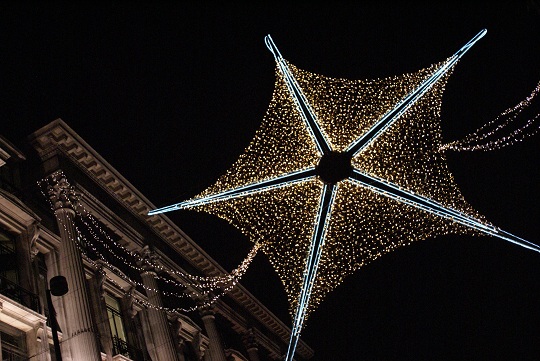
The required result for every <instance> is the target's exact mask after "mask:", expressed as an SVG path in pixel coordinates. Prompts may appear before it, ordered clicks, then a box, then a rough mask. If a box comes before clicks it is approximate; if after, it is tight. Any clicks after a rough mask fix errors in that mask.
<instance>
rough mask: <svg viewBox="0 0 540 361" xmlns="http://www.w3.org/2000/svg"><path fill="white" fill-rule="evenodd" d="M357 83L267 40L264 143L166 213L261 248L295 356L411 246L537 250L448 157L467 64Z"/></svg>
mask: <svg viewBox="0 0 540 361" xmlns="http://www.w3.org/2000/svg"><path fill="white" fill-rule="evenodd" d="M485 33H486V30H483V31H481V32H480V33H478V34H477V35H476V36H475V37H474V38H473V39H471V41H469V42H468V43H467V44H466V45H465V46H463V47H462V48H461V49H460V50H459V51H458V52H457V53H455V54H454V55H453V56H451V57H450V58H448V59H447V60H445V61H443V62H441V63H438V64H435V65H432V66H430V67H428V68H425V69H422V70H420V71H418V72H416V73H411V74H405V75H401V76H395V77H390V78H385V79H377V80H367V81H353V80H347V79H335V78H329V77H325V76H321V75H318V74H314V73H310V72H307V71H304V70H301V69H298V68H296V67H295V66H293V65H292V64H290V63H288V62H287V61H286V60H285V59H284V58H283V57H282V56H281V54H280V52H279V50H278V49H277V47H276V45H275V44H274V42H273V41H272V39H271V37H270V36H267V37H266V38H265V42H266V45H267V46H268V48H269V49H270V51H271V52H272V53H273V55H274V57H275V60H276V63H277V67H276V83H275V90H274V94H273V97H272V100H271V102H270V106H269V108H268V111H267V113H266V115H265V116H264V119H263V122H262V125H261V127H260V128H259V130H258V131H257V132H256V134H255V138H254V139H253V141H252V142H251V144H250V145H249V146H248V148H247V149H246V150H245V152H244V153H243V154H242V155H241V156H240V158H239V159H238V160H237V161H236V163H234V164H233V166H232V167H231V168H230V169H229V170H228V171H227V173H226V174H224V175H223V176H222V177H220V178H219V179H218V181H217V182H216V183H215V184H214V185H212V186H211V187H209V188H208V189H206V190H205V191H204V192H202V193H201V194H199V195H197V196H196V197H194V198H193V199H191V200H188V201H185V202H181V203H178V204H174V205H171V206H168V207H164V208H160V209H156V210H154V211H151V212H150V213H149V214H157V213H162V212H168V211H172V210H177V209H195V210H200V211H205V212H208V213H210V214H214V215H217V216H219V217H221V218H224V219H225V220H227V221H228V222H230V223H231V224H232V225H234V226H235V227H237V228H238V229H240V230H241V231H242V232H243V233H244V234H245V235H246V236H248V237H249V238H250V239H251V240H252V241H253V242H255V243H257V242H259V241H261V240H264V241H265V244H264V245H263V246H262V247H261V249H262V250H263V252H264V253H265V254H267V255H268V257H269V259H270V262H271V263H272V266H273V267H274V268H275V270H276V271H277V273H278V274H279V276H280V278H281V280H282V282H283V285H284V287H285V290H286V293H287V296H288V300H289V303H290V312H291V316H292V317H293V327H292V334H291V340H290V344H289V349H288V352H287V357H286V360H292V358H293V356H294V352H295V349H296V344H297V342H298V339H299V336H300V331H301V329H302V326H303V324H304V321H305V319H306V317H307V316H308V314H309V313H310V312H311V311H313V310H314V309H315V308H316V307H317V305H318V304H319V303H320V302H321V300H322V299H323V298H324V297H325V296H326V294H327V293H328V292H330V291H331V290H333V289H334V288H335V287H336V286H338V285H339V284H340V283H341V282H342V281H343V280H344V278H345V277H346V276H348V275H350V274H351V273H353V272H354V271H355V270H357V269H359V268H360V267H362V266H363V265H366V264H367V263H369V262H371V261H372V260H374V259H376V258H378V257H380V256H381V255H383V254H385V253H387V252H390V251H392V250H394V249H396V248H397V247H400V246H403V245H407V244H410V243H411V242H413V241H418V240H422V239H426V238H429V237H435V236H438V235H444V234H450V233H452V234H469V235H482V234H485V235H490V236H495V237H499V238H502V239H504V240H507V241H510V242H513V243H516V244H519V245H521V246H523V247H527V248H530V249H532V250H535V251H540V247H538V246H537V245H535V244H533V243H530V242H528V241H525V240H523V239H521V238H519V237H516V236H514V235H512V234H510V233H507V232H505V231H503V230H501V229H499V228H498V227H496V226H494V225H492V224H490V223H489V222H488V221H487V220H485V219H484V217H483V216H481V215H480V214H478V213H477V212H476V211H474V210H473V209H472V207H471V206H470V205H469V204H468V203H467V202H466V201H465V200H464V198H463V196H462V195H461V193H460V191H459V189H458V188H457V186H456V184H455V183H454V181H453V177H452V175H451V173H450V172H449V170H448V168H447V165H446V159H445V156H444V154H443V153H442V152H441V151H440V150H439V148H440V146H441V143H442V137H441V128H440V124H439V123H440V116H439V112H440V108H441V99H442V94H443V91H444V87H445V84H446V81H447V79H448V77H449V75H450V72H451V70H452V69H453V67H454V65H455V64H456V63H457V62H458V60H459V59H460V58H461V56H463V54H465V52H467V50H469V49H470V48H471V47H472V46H473V45H474V43H475V42H476V41H477V40H479V39H480V38H481V37H483V36H484V35H485Z"/></svg>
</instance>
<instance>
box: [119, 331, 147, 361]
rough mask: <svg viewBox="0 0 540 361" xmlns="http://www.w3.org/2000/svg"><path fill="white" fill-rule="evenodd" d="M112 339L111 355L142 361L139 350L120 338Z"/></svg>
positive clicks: (141, 354)
mask: <svg viewBox="0 0 540 361" xmlns="http://www.w3.org/2000/svg"><path fill="white" fill-rule="evenodd" d="M112 339H113V355H123V356H126V357H127V358H130V359H131V360H133V361H144V358H143V353H142V351H141V350H140V349H139V348H137V347H134V346H132V345H130V344H129V343H127V342H126V341H124V340H122V339H121V338H118V337H117V336H113V338H112Z"/></svg>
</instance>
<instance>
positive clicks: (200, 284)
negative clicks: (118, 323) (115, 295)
mask: <svg viewBox="0 0 540 361" xmlns="http://www.w3.org/2000/svg"><path fill="white" fill-rule="evenodd" d="M61 178H63V179H66V177H65V175H64V174H63V172H62V171H57V172H55V173H53V174H52V175H50V176H49V177H47V178H45V179H42V180H40V181H38V182H37V183H38V186H39V189H40V191H41V193H42V195H43V196H44V197H45V198H46V199H47V201H48V203H49V205H50V207H51V209H52V210H53V211H54V205H53V204H52V201H51V199H50V197H48V196H47V195H46V194H45V192H44V189H43V188H44V187H43V184H44V183H47V185H50V184H51V183H49V181H52V184H54V183H55V182H57V181H58V180H59V179H61ZM65 183H66V185H67V186H68V187H69V190H70V191H71V192H72V193H73V194H75V196H76V199H77V206H75V205H74V207H73V209H74V211H75V214H76V216H77V219H79V220H80V221H81V223H82V225H84V228H85V229H86V230H87V231H88V233H89V234H90V235H91V237H90V238H88V237H87V236H86V235H85V234H84V232H82V231H81V229H80V228H79V226H78V225H77V224H75V225H74V226H75V230H76V232H77V236H78V240H76V241H75V243H76V245H77V247H78V248H79V250H80V251H81V254H82V255H83V256H84V257H85V259H87V260H89V261H90V262H91V263H92V264H93V265H97V263H96V262H95V261H93V260H92V259H91V257H90V256H89V255H88V254H87V251H86V249H84V248H83V247H82V246H81V243H83V244H84V245H85V247H87V248H89V249H90V250H91V252H92V253H93V254H95V255H96V256H97V257H98V258H99V259H100V261H101V262H102V263H103V264H105V265H106V267H107V268H108V269H110V270H111V272H113V273H114V274H115V275H117V276H118V277H119V278H121V279H123V280H124V281H126V282H128V283H130V284H133V285H136V286H138V287H141V288H143V289H145V290H147V291H154V292H160V293H161V294H163V295H165V296H172V297H176V298H180V299H182V298H183V299H185V298H187V297H191V298H196V299H201V298H204V299H206V301H204V302H203V303H202V304H201V305H198V306H194V307H192V308H188V309H186V308H166V307H160V306H155V305H151V304H150V303H149V302H148V301H145V300H140V301H141V304H144V305H146V306H148V307H150V306H154V308H157V309H162V310H166V311H170V312H174V311H184V312H189V311H193V310H195V309H197V308H198V307H201V306H202V307H205V306H209V305H211V304H213V303H214V302H215V301H216V300H217V299H218V298H220V297H221V296H223V295H225V294H227V293H228V292H229V291H230V290H232V289H233V288H234V287H235V286H236V285H237V284H238V282H239V281H240V279H241V277H242V276H243V275H244V274H245V272H246V271H247V269H248V267H249V265H250V264H251V262H252V260H253V259H254V257H255V256H256V254H257V252H258V250H259V249H260V248H261V247H262V246H263V245H264V242H256V243H255V245H254V246H253V247H252V249H251V250H250V251H249V253H248V255H247V256H246V257H245V258H244V260H243V261H242V262H241V263H240V265H239V266H238V267H237V268H236V269H234V270H233V271H232V272H231V273H230V274H225V275H220V276H209V277H204V276H196V275H191V274H189V273H185V272H182V271H178V270H174V269H171V268H168V267H164V266H162V265H160V264H158V263H155V262H150V261H149V260H148V259H146V258H143V257H141V256H140V255H139V254H138V253H137V252H134V251H131V250H129V249H127V248H125V247H124V246H123V245H121V244H120V243H118V242H117V241H115V240H114V239H113V238H112V237H111V236H110V235H109V234H108V232H107V231H106V230H104V229H103V227H101V226H100V224H99V223H98V221H97V220H96V219H95V217H93V216H92V214H91V213H90V212H89V211H88V210H87V209H86V207H84V204H83V203H82V202H81V197H80V194H78V193H77V192H75V189H74V187H73V186H71V184H69V182H67V181H66V182H65ZM80 210H82V212H81V211H80ZM57 219H58V221H59V224H60V225H61V226H62V227H63V228H64V229H65V230H66V231H67V227H66V225H64V224H63V222H62V220H61V219H60V218H58V217H57ZM87 220H90V222H88V221H87ZM104 238H105V239H104ZM96 242H98V243H99V244H101V246H103V248H105V250H106V251H107V252H108V253H109V254H111V255H112V256H113V257H114V258H116V259H117V260H119V261H121V262H122V263H123V264H124V265H126V266H128V267H130V268H132V269H134V270H136V271H138V272H143V271H144V270H145V268H144V267H142V266H141V267H139V266H137V265H135V264H134V262H132V261H130V260H128V259H127V258H126V257H124V256H122V255H120V254H118V253H117V252H116V251H114V250H113V249H112V248H111V247H110V244H113V245H115V247H116V248H117V249H118V250H121V251H123V252H125V253H126V254H127V255H129V256H131V257H133V258H134V259H136V260H137V261H141V262H144V263H145V264H146V265H148V266H151V267H154V268H155V269H157V270H160V271H163V272H165V273H166V274H168V275H169V276H171V278H166V277H163V276H161V275H156V278H158V279H160V280H162V281H163V282H165V283H167V284H170V285H173V286H177V287H180V288H181V289H182V291H181V292H168V291H164V290H157V289H153V288H151V287H148V286H146V285H144V284H143V283H141V282H138V281H136V280H133V279H131V278H130V277H129V276H127V275H126V274H125V273H124V272H122V271H121V270H120V269H119V268H118V267H116V266H115V265H113V264H111V263H110V262H109V261H108V259H107V257H106V256H105V255H104V254H103V253H102V252H101V251H100V250H99V249H98V248H97V246H96V244H97V243H96ZM173 274H174V275H177V276H181V277H184V278H187V279H190V280H192V281H193V282H194V284H193V286H194V287H196V288H197V289H198V290H200V292H191V294H188V293H186V290H185V289H186V285H185V284H183V283H181V282H178V281H176V280H174V279H173V278H172V275H173ZM107 279H109V280H110V281H111V282H113V283H115V284H116V285H118V284H117V283H116V282H115V281H114V279H111V278H110V277H108V276H107ZM118 286H119V285H118Z"/></svg>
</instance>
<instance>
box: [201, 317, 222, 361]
mask: <svg viewBox="0 0 540 361" xmlns="http://www.w3.org/2000/svg"><path fill="white" fill-rule="evenodd" d="M199 312H200V314H201V318H202V320H203V323H204V329H205V330H206V334H207V335H208V339H209V343H208V349H207V350H206V352H205V353H204V360H205V361H227V358H226V357H225V350H224V349H223V342H222V341H221V335H220V334H219V331H218V329H217V326H216V318H215V316H214V315H215V312H214V309H213V308H212V307H210V306H201V307H200V308H199Z"/></svg>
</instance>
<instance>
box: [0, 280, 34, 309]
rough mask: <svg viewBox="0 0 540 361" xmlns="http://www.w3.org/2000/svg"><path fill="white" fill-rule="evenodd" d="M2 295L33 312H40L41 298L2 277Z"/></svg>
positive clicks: (0, 284) (0, 287) (0, 290)
mask: <svg viewBox="0 0 540 361" xmlns="http://www.w3.org/2000/svg"><path fill="white" fill-rule="evenodd" d="M0 294H2V295H4V296H7V297H9V298H11V299H12V300H13V301H15V302H18V303H20V304H21V305H23V306H25V307H28V308H29V309H31V310H33V311H36V312H39V311H40V310H39V298H38V296H37V295H36V294H35V293H32V292H30V291H28V290H26V289H24V288H22V287H21V286H19V285H18V284H16V283H14V282H11V281H10V280H8V279H7V278H5V277H2V276H0Z"/></svg>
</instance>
